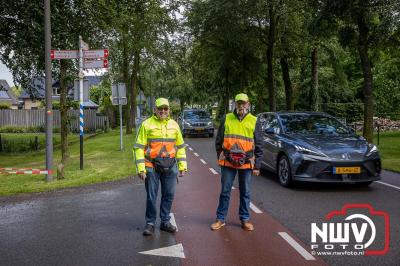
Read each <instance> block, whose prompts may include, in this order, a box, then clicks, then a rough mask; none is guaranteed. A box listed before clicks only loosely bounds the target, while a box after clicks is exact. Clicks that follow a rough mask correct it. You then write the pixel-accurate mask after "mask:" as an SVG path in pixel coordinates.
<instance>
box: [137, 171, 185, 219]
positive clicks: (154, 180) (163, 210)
mask: <svg viewBox="0 0 400 266" xmlns="http://www.w3.org/2000/svg"><path fill="white" fill-rule="evenodd" d="M146 172H147V173H146V175H147V178H146V179H145V185H146V192H147V200H146V224H152V225H155V223H156V218H157V207H156V203H157V194H158V187H159V184H160V182H161V204H160V218H161V223H167V222H169V220H170V219H171V217H170V215H169V213H170V211H171V207H172V201H173V200H174V195H175V185H176V177H177V175H178V169H177V166H176V165H175V167H173V170H172V171H171V172H170V173H168V174H163V173H159V172H158V171H155V170H154V168H150V167H146Z"/></svg>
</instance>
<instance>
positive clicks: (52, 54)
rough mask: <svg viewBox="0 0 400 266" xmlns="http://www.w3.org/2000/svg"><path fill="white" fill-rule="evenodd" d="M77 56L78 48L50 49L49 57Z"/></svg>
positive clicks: (74, 57) (71, 57)
mask: <svg viewBox="0 0 400 266" xmlns="http://www.w3.org/2000/svg"><path fill="white" fill-rule="evenodd" d="M78 57H79V52H78V50H51V51H50V58H51V59H77V58H78Z"/></svg>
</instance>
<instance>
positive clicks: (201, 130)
mask: <svg viewBox="0 0 400 266" xmlns="http://www.w3.org/2000/svg"><path fill="white" fill-rule="evenodd" d="M178 123H179V126H180V127H181V129H182V135H183V137H186V136H188V135H207V136H208V137H210V138H212V137H214V123H213V121H212V117H211V115H210V114H209V113H208V112H207V111H206V110H203V109H186V110H183V112H182V113H181V114H180V115H179V117H178Z"/></svg>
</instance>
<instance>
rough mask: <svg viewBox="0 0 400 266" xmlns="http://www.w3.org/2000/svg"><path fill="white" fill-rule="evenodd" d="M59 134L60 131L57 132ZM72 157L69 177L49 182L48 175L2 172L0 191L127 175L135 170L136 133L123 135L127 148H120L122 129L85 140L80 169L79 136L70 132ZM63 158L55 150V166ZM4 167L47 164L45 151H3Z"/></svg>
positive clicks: (48, 187)
mask: <svg viewBox="0 0 400 266" xmlns="http://www.w3.org/2000/svg"><path fill="white" fill-rule="evenodd" d="M55 135H56V134H55ZM69 137H70V138H69V140H70V141H71V144H70V159H69V161H68V163H67V165H66V167H65V176H66V178H65V179H62V180H56V174H54V178H55V180H54V181H53V182H49V183H48V182H46V181H45V176H44V175H12V174H0V195H3V196H4V195H12V194H18V193H29V192H43V191H51V190H56V189H60V188H67V187H77V186H81V185H87V184H93V183H100V182H106V181H112V180H118V179H123V178H125V177H128V176H129V175H132V174H134V172H135V169H134V168H135V167H134V163H133V156H132V147H133V140H134V137H133V135H129V136H128V135H125V134H124V136H123V141H124V147H125V149H124V151H120V150H119V148H120V144H119V143H120V140H119V131H118V130H115V131H110V132H108V133H102V134H99V135H96V136H94V137H89V138H88V139H87V140H85V142H84V170H82V171H81V170H79V141H77V140H78V139H79V137H78V136H72V135H70V136H69ZM60 158H61V154H60V150H59V148H57V147H55V150H54V164H53V165H54V169H53V170H56V166H57V164H58V163H59V161H60ZM0 167H14V168H45V151H40V152H37V153H25V154H2V155H0Z"/></svg>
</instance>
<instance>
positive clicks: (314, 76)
mask: <svg viewBox="0 0 400 266" xmlns="http://www.w3.org/2000/svg"><path fill="white" fill-rule="evenodd" d="M310 101H311V102H310V109H311V110H312V111H318V110H319V90H318V47H317V45H316V44H314V47H313V50H312V52H311V90H310Z"/></svg>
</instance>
